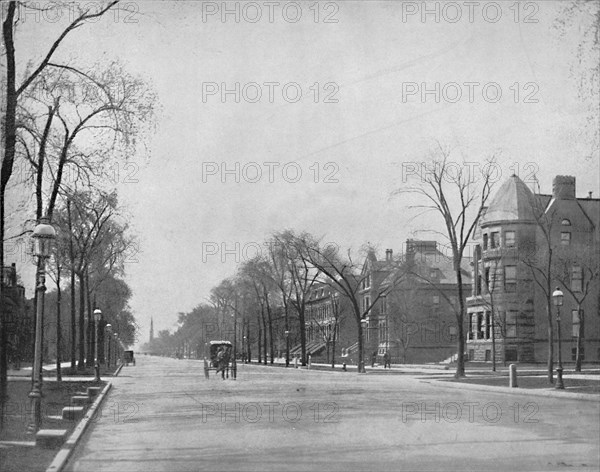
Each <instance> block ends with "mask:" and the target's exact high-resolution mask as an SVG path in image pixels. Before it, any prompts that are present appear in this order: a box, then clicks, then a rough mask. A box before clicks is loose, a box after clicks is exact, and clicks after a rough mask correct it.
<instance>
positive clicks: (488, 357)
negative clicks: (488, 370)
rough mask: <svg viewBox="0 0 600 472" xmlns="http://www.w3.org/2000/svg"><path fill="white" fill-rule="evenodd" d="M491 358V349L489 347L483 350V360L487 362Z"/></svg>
mask: <svg viewBox="0 0 600 472" xmlns="http://www.w3.org/2000/svg"><path fill="white" fill-rule="evenodd" d="M491 360H492V351H491V350H490V349H486V350H485V361H486V362H489V361H491Z"/></svg>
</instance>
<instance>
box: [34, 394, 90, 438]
mask: <svg viewBox="0 0 600 472" xmlns="http://www.w3.org/2000/svg"><path fill="white" fill-rule="evenodd" d="M100 392H101V387H88V388H87V390H86V391H85V392H76V393H75V395H73V396H71V404H70V405H69V406H66V407H64V408H63V409H62V416H50V417H48V418H49V419H51V420H53V421H56V422H59V423H60V422H64V421H79V420H80V419H81V418H83V416H84V415H85V412H86V409H87V407H88V406H89V405H90V404H91V403H92V402H93V401H94V399H95V398H96V397H97V396H98V395H99V394H100ZM67 433H68V430H67V429H58V428H53V429H50V428H47V429H40V430H39V431H38V432H37V433H36V435H35V445H36V446H39V447H43V448H52V449H53V448H58V447H61V446H62V445H63V444H64V442H65V441H66V439H67Z"/></svg>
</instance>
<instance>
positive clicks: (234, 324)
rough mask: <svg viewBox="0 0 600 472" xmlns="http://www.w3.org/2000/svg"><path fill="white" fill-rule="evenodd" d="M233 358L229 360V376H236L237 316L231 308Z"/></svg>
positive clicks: (233, 377) (234, 377)
mask: <svg viewBox="0 0 600 472" xmlns="http://www.w3.org/2000/svg"><path fill="white" fill-rule="evenodd" d="M232 316H233V360H232V361H231V378H232V379H233V380H235V379H236V378H237V359H236V357H237V316H236V310H233V314H232Z"/></svg>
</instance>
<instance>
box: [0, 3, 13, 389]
mask: <svg viewBox="0 0 600 472" xmlns="http://www.w3.org/2000/svg"><path fill="white" fill-rule="evenodd" d="M3 10H4V8H3ZM15 10H16V2H9V3H8V8H6V18H5V20H4V23H3V24H2V36H3V39H4V50H5V54H6V93H5V95H6V111H5V116H4V119H3V120H0V121H4V143H2V146H3V147H4V155H3V156H2V169H1V171H0V242H1V244H0V270H3V268H4V218H5V208H4V206H5V204H6V201H5V195H6V187H7V185H8V181H9V179H10V176H11V174H12V170H13V163H14V160H15V143H16V138H17V136H16V127H15V120H16V112H17V91H16V81H15V78H16V73H15V71H16V67H15V46H14V41H13V28H14V18H15ZM2 296H3V289H2V284H0V300H2ZM3 319H4V306H3V304H2V303H0V323H2V324H0V334H1V336H2V337H3V338H6V333H5V326H4V324H3V322H2V321H1V320H3ZM6 360H7V352H6V344H5V343H4V341H3V340H2V342H1V346H0V395H2V398H4V395H5V394H6V388H7V367H8V364H7V362H6Z"/></svg>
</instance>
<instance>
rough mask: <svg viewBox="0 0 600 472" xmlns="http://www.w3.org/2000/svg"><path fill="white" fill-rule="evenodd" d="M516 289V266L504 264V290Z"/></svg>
mask: <svg viewBox="0 0 600 472" xmlns="http://www.w3.org/2000/svg"><path fill="white" fill-rule="evenodd" d="M516 290H517V266H508V265H507V266H504V291H505V292H514V291H516Z"/></svg>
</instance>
